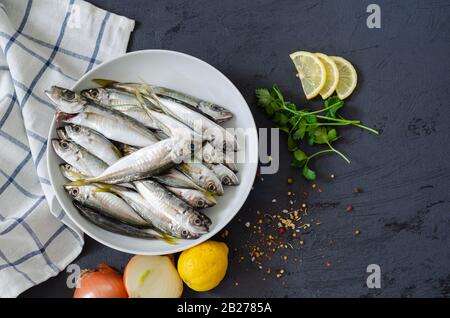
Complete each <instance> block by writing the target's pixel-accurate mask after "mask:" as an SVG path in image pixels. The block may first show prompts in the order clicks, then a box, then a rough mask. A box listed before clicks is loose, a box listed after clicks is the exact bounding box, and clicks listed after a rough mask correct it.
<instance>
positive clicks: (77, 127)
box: [73, 126, 81, 133]
mask: <svg viewBox="0 0 450 318" xmlns="http://www.w3.org/2000/svg"><path fill="white" fill-rule="evenodd" d="M80 130H81V129H80V126H73V131H74V132H76V133H77V132H80Z"/></svg>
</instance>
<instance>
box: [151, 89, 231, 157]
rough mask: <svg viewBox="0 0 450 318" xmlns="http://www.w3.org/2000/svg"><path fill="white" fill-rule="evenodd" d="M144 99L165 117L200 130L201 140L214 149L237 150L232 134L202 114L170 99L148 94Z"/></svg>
mask: <svg viewBox="0 0 450 318" xmlns="http://www.w3.org/2000/svg"><path fill="white" fill-rule="evenodd" d="M146 97H147V98H148V99H149V100H150V101H151V102H152V103H153V105H157V107H160V108H161V109H162V111H164V113H166V114H167V115H170V116H172V117H173V118H175V119H177V120H178V121H180V122H182V123H184V124H185V125H186V126H188V127H190V128H191V129H192V130H194V131H196V132H197V131H198V130H200V131H201V135H202V138H203V139H204V140H208V141H209V142H211V144H212V145H213V146H214V147H215V148H218V149H225V150H228V151H237V150H239V145H238V143H237V140H236V137H235V136H234V135H233V134H231V133H230V132H229V131H227V130H226V129H225V128H223V127H221V126H219V125H218V124H216V123H215V122H213V121H212V120H210V119H209V118H206V117H205V116H203V115H202V114H200V113H197V112H195V111H193V110H191V109H189V108H186V107H184V106H183V105H182V104H180V103H178V102H177V101H175V100H173V99H170V98H163V97H157V96H156V94H150V95H149V96H146Z"/></svg>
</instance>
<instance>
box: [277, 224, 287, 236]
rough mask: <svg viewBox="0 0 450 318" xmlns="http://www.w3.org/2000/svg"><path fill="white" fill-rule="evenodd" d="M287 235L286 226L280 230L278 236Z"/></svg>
mask: <svg viewBox="0 0 450 318" xmlns="http://www.w3.org/2000/svg"><path fill="white" fill-rule="evenodd" d="M284 233H286V228H285V227H284V226H282V227H279V228H278V234H279V235H283V234H284Z"/></svg>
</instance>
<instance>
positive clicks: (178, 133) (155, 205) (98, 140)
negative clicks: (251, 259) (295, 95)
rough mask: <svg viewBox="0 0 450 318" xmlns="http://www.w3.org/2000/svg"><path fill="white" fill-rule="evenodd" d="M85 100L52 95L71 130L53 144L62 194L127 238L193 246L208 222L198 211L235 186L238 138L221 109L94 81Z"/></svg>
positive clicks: (168, 93) (142, 87)
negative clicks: (184, 241)
mask: <svg viewBox="0 0 450 318" xmlns="http://www.w3.org/2000/svg"><path fill="white" fill-rule="evenodd" d="M94 82H96V83H97V84H98V85H100V87H97V88H90V89H86V90H83V91H81V92H80V93H76V92H73V91H71V90H69V89H65V88H61V87H57V86H53V87H51V89H50V90H48V91H46V94H47V96H48V97H49V98H50V99H51V100H52V101H53V103H54V104H55V105H56V107H57V113H56V120H57V121H59V122H62V123H64V124H65V125H64V126H62V127H60V128H58V129H57V135H58V137H59V138H58V139H54V140H52V146H53V149H54V150H55V152H56V153H57V154H58V156H59V157H61V158H62V159H63V160H64V161H65V163H64V164H61V166H60V169H61V172H62V174H63V175H64V176H65V177H66V178H67V179H69V180H70V181H68V183H67V185H65V189H66V190H67V192H68V193H69V195H70V196H71V197H72V198H73V201H74V205H75V206H76V207H77V208H78V210H79V212H80V214H81V215H82V216H83V217H85V218H87V219H88V220H89V221H91V222H92V223H94V224H96V225H97V226H99V227H101V228H103V229H106V230H108V231H111V232H114V233H119V234H122V235H127V236H132V237H138V238H145V239H162V240H165V241H166V242H169V243H172V242H174V239H176V238H182V239H195V238H198V237H199V236H201V235H202V234H205V233H207V232H208V231H209V227H210V226H211V220H210V219H209V218H208V217H207V216H206V215H205V214H203V213H202V212H200V209H204V208H208V207H211V206H213V205H215V204H216V203H217V201H216V196H220V195H223V193H224V187H223V186H224V185H237V184H239V179H238V177H237V175H236V173H237V170H238V167H237V165H236V163H235V162H234V157H235V151H237V150H238V148H239V146H238V144H237V141H236V137H235V136H234V135H233V134H232V133H230V132H229V131H227V130H225V129H224V128H223V127H221V126H220V124H222V123H224V122H225V121H227V120H228V119H230V118H231V117H232V113H231V112H230V111H228V110H226V109H225V108H224V107H222V106H219V105H216V104H214V103H210V102H207V101H204V100H201V99H199V98H196V97H193V96H190V95H187V94H184V93H181V92H178V91H175V90H172V89H169V88H165V87H156V86H152V85H149V84H139V83H120V82H115V81H110V80H101V79H98V80H94Z"/></svg>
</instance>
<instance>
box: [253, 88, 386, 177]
mask: <svg viewBox="0 0 450 318" xmlns="http://www.w3.org/2000/svg"><path fill="white" fill-rule="evenodd" d="M255 93H256V97H257V100H258V104H259V105H260V106H261V107H262V108H264V110H265V111H266V113H267V115H269V117H271V118H272V120H273V121H274V122H275V124H276V125H277V127H278V128H279V129H280V130H282V131H284V132H286V133H287V134H288V149H289V151H291V152H292V153H293V156H294V159H293V161H292V166H294V167H298V168H300V169H301V170H302V174H303V176H304V177H305V178H306V179H307V180H314V179H316V172H315V171H314V170H312V169H311V168H309V166H308V164H309V162H310V161H311V159H313V158H314V157H317V156H319V155H322V154H326V153H335V154H337V155H339V156H340V157H342V159H344V160H345V161H346V162H347V163H350V160H349V159H348V158H347V157H346V156H345V155H344V154H343V153H342V152H340V151H339V150H337V149H336V148H334V147H333V146H332V145H331V144H332V143H333V142H334V141H336V140H338V139H339V136H338V132H337V130H336V128H337V127H338V126H348V125H352V126H356V127H359V128H361V129H365V130H368V131H370V132H372V133H374V134H378V131H376V130H375V129H372V128H369V127H367V126H364V125H362V124H361V122H360V121H359V120H350V119H346V118H343V117H342V116H340V115H339V110H340V109H341V108H342V107H343V106H344V101H342V100H341V99H340V98H339V97H337V96H332V97H330V98H328V99H327V100H325V102H324V107H323V108H322V109H319V110H316V111H311V110H309V109H306V108H305V109H297V106H296V105H295V104H294V103H292V102H289V101H285V100H284V97H283V95H282V94H281V91H280V90H279V88H278V86H277V85H274V86H273V87H272V88H270V89H266V88H259V89H256V91H255ZM300 140H303V141H306V143H307V144H308V145H310V146H312V145H314V144H317V145H326V149H323V150H320V151H317V152H315V153H313V154H311V155H306V154H305V152H303V151H302V150H301V149H300V148H299V141H300Z"/></svg>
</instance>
